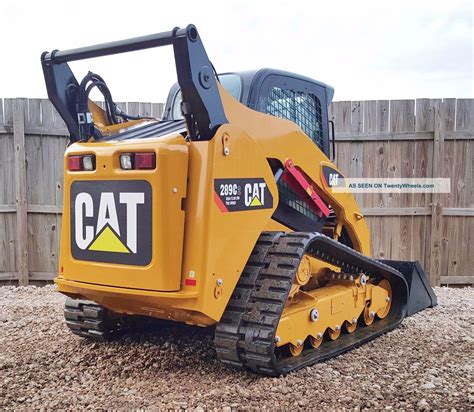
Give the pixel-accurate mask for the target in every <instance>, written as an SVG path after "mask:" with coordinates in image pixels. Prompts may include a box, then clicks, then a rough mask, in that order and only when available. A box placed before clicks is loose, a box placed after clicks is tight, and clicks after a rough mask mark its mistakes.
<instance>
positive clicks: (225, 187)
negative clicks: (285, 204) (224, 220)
mask: <svg viewBox="0 0 474 412" xmlns="http://www.w3.org/2000/svg"><path fill="white" fill-rule="evenodd" d="M214 200H215V202H216V204H217V207H218V208H219V209H220V211H221V212H238V211H243V210H252V209H271V208H272V207H273V196H272V194H271V193H270V190H269V189H268V186H267V183H266V182H265V179H263V178H261V177H260V178H245V179H242V178H239V179H215V180H214Z"/></svg>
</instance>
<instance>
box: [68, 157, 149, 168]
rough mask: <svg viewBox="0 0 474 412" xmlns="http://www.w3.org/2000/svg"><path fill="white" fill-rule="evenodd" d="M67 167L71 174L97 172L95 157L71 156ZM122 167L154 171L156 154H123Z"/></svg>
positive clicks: (121, 158)
mask: <svg viewBox="0 0 474 412" xmlns="http://www.w3.org/2000/svg"><path fill="white" fill-rule="evenodd" d="M67 166H68V170H70V171H71V172H80V171H92V170H95V156H94V155H77V156H69V157H68V158H67ZM120 167H121V168H122V169H123V170H134V169H140V170H144V169H145V170H146V169H148V170H149V169H154V168H155V167H156V156H155V153H122V154H121V155H120Z"/></svg>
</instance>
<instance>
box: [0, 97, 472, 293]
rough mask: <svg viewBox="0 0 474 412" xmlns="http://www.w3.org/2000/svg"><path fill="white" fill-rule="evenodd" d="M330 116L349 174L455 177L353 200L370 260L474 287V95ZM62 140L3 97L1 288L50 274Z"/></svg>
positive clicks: (34, 111)
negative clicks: (414, 267) (429, 190)
mask: <svg viewBox="0 0 474 412" xmlns="http://www.w3.org/2000/svg"><path fill="white" fill-rule="evenodd" d="M121 107H122V108H126V109H127V111H128V112H129V113H130V114H142V115H152V116H160V115H161V112H162V110H163V105H162V104H157V103H154V104H152V103H121ZM330 118H331V119H333V120H334V122H335V126H336V133H337V148H336V160H337V164H338V166H339V167H340V168H341V170H342V171H343V172H344V173H345V174H346V176H348V177H449V178H451V193H449V194H378V193H375V194H373V193H371V194H363V195H357V198H358V201H359V204H360V206H361V208H362V212H363V213H364V215H365V216H366V219H367V222H368V224H369V226H370V228H371V233H372V253H373V256H375V257H377V258H384V259H400V260H420V261H421V263H422V264H423V265H424V267H425V269H426V271H427V272H428V273H429V276H430V280H431V282H432V284H440V283H441V284H472V283H474V99H458V100H456V99H443V100H441V99H436V100H430V99H417V100H416V101H415V100H392V101H388V100H383V101H381V100H379V101H360V102H336V103H334V104H333V105H332V106H331V108H330ZM66 136H67V132H66V129H65V126H64V124H63V122H62V121H61V119H60V118H59V116H58V115H57V113H56V112H55V110H54V109H53V107H52V105H51V104H50V102H49V101H48V100H44V99H29V100H27V99H4V100H3V101H2V100H1V99H0V282H2V281H3V282H5V281H18V282H19V283H20V284H27V283H28V282H30V281H45V280H46V281H48V280H51V279H52V278H53V277H54V276H55V272H56V270H57V265H58V263H57V261H58V256H57V254H58V248H59V234H60V229H61V210H62V206H61V204H62V191H63V188H62V173H63V171H62V167H63V153H64V149H65V147H66Z"/></svg>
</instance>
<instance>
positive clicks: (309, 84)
mask: <svg viewBox="0 0 474 412" xmlns="http://www.w3.org/2000/svg"><path fill="white" fill-rule="evenodd" d="M219 81H220V83H221V85H222V86H223V87H224V89H226V90H227V92H229V93H230V94H231V95H232V96H233V97H234V98H236V99H237V100H239V101H240V102H241V103H242V104H244V105H246V106H247V107H249V108H250V109H253V110H256V111H259V112H262V113H267V114H271V115H273V116H276V117H280V118H283V119H287V120H291V121H292V122H294V123H296V124H297V125H298V126H299V127H301V129H302V130H303V131H304V132H305V134H306V135H308V136H309V137H310V138H311V140H313V142H314V143H315V144H317V145H318V147H319V148H320V149H321V150H322V151H323V152H324V153H325V154H326V155H327V156H329V131H328V121H327V119H328V112H327V108H328V105H329V104H330V103H331V101H332V98H333V95H334V89H333V88H332V87H330V86H328V85H326V84H324V83H321V82H318V81H316V80H313V79H310V78H308V77H304V76H300V75H297V74H294V73H290V72H285V71H281V70H274V69H260V70H253V71H245V72H234V73H223V74H220V75H219ZM181 100H182V98H181V92H180V88H179V85H178V83H175V84H174V85H173V86H172V87H171V90H170V92H169V94H168V98H167V100H166V106H165V110H164V112H163V117H162V121H179V120H183V121H184V119H183V115H182V114H181ZM183 127H184V123H183Z"/></svg>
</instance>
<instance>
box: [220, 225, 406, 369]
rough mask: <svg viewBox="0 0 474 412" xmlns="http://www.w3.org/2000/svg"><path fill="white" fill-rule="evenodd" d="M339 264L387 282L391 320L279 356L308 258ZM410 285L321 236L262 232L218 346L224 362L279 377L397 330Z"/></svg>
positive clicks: (222, 324) (226, 314)
mask: <svg viewBox="0 0 474 412" xmlns="http://www.w3.org/2000/svg"><path fill="white" fill-rule="evenodd" d="M305 253H306V254H309V255H312V256H314V257H316V258H318V259H321V260H324V261H326V262H328V263H332V264H335V265H337V266H339V267H341V268H342V269H344V271H345V272H346V273H354V274H359V273H361V272H364V273H367V274H369V275H371V276H372V277H377V278H387V279H389V280H390V282H391V284H392V288H393V297H394V298H393V300H392V309H391V311H390V313H389V315H388V316H387V318H385V319H382V320H378V321H377V322H375V323H374V324H373V325H372V326H370V327H365V328H358V329H357V330H356V332H354V333H353V334H350V335H349V334H346V335H341V337H340V338H339V339H338V340H336V341H333V342H330V341H325V342H324V343H323V345H321V347H320V348H318V349H305V350H304V351H303V353H302V354H301V355H300V356H297V357H292V356H289V357H283V358H281V357H280V358H277V357H276V355H275V343H274V341H275V333H276V330H277V327H278V323H279V321H280V317H281V314H282V312H283V309H284V306H285V303H286V301H287V299H288V294H289V291H290V288H291V285H292V284H293V279H294V277H295V274H296V271H297V269H298V266H299V263H300V261H301V258H302V257H303V255H304V254H305ZM407 301H408V286H407V284H406V281H405V279H404V278H403V276H402V275H401V274H400V273H399V272H397V271H396V270H395V269H393V268H391V267H390V266H387V265H385V264H383V263H381V262H378V261H377V260H374V259H371V258H369V257H367V256H364V255H362V254H360V253H358V252H356V251H354V250H353V249H351V248H349V247H347V246H345V245H342V244H341V243H338V242H336V241H334V240H332V239H330V238H328V237H327V236H325V235H323V234H321V233H288V234H284V233H280V232H265V233H262V235H261V236H260V238H259V240H258V241H257V244H256V246H255V248H254V250H253V252H252V255H251V256H250V258H249V260H248V263H247V265H246V267H245V269H244V271H243V273H242V276H241V278H240V280H239V282H238V284H237V286H236V288H235V291H234V293H233V295H232V297H231V299H230V301H229V303H228V306H227V308H226V310H225V312H224V314H223V316H222V319H221V321H220V322H219V324H218V325H217V327H216V333H215V347H216V351H217V357H218V359H219V360H221V361H222V362H223V363H225V364H227V365H229V366H231V367H234V368H237V369H250V370H252V371H254V372H256V373H259V374H263V375H268V376H279V375H281V374H286V373H288V372H291V371H293V370H297V369H299V368H302V367H304V366H308V365H311V364H314V363H316V362H319V361H322V360H326V359H329V358H331V357H333V356H337V355H339V354H340V353H343V352H345V351H347V350H350V349H352V348H354V347H356V346H358V345H360V344H362V343H364V342H367V341H369V340H372V339H374V338H375V337H377V336H380V335H381V334H383V333H385V332H387V331H389V330H391V329H393V328H395V327H396V326H397V325H398V324H399V323H400V322H401V321H402V320H403V318H404V317H405V313H406V305H407Z"/></svg>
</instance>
